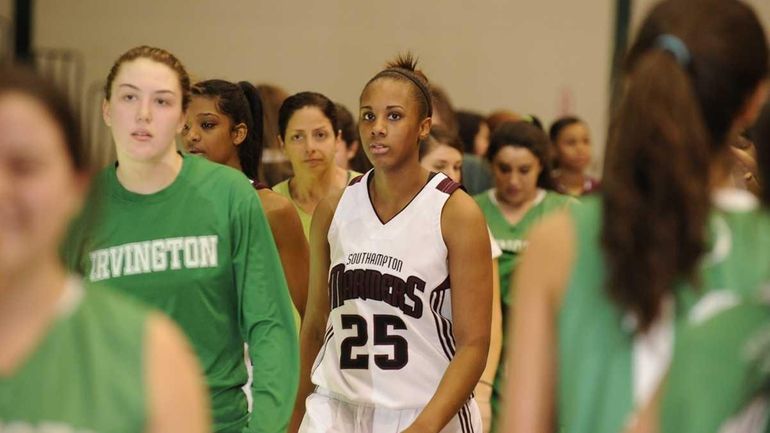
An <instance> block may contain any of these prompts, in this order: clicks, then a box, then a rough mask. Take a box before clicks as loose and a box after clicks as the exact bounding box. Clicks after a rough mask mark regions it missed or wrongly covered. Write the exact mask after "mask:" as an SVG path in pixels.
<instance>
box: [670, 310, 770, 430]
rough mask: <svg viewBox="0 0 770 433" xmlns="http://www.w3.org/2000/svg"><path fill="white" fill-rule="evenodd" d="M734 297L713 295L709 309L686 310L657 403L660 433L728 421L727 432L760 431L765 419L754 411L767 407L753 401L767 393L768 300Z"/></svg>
mask: <svg viewBox="0 0 770 433" xmlns="http://www.w3.org/2000/svg"><path fill="white" fill-rule="evenodd" d="M738 302H740V300H739V298H738V297H733V298H728V297H725V296H721V297H720V298H719V299H716V298H714V299H713V300H712V302H709V304H710V305H709V307H708V310H712V311H706V312H705V314H698V315H693V314H691V315H690V317H689V320H687V323H686V324H683V325H682V327H681V329H680V331H679V333H678V335H677V341H676V349H675V351H674V358H673V361H672V364H671V369H670V371H669V374H668V379H667V381H666V387H665V392H664V397H663V403H662V405H661V408H662V409H661V427H662V428H661V432H664V433H668V432H671V433H699V432H718V431H725V430H726V428H727V427H728V426H730V425H731V426H732V428H733V429H732V430H731V431H741V432H746V433H750V432H760V431H765V428H766V427H767V424H768V423H767V419H766V418H765V417H764V416H759V417H757V416H756V414H757V411H759V412H760V413H762V411H766V410H767V401H764V402H762V401H757V400H758V399H760V398H761V397H764V398H767V397H768V385H770V381H769V380H768V379H770V369H769V368H768V367H770V305H768V304H767V301H766V300H765V301H747V302H742V303H738ZM719 304H722V305H719ZM704 305H705V304H704ZM723 307H727V308H726V309H723V310H722V311H719V312H716V311H713V310H716V309H719V308H723ZM696 308H697V307H696ZM693 311H695V309H694V310H693ZM712 313H713V314H712ZM707 315H708V316H710V317H705V316H707ZM694 316H700V317H694ZM704 379H706V380H704ZM722 429H725V430H722Z"/></svg>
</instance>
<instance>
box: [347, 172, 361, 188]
mask: <svg viewBox="0 0 770 433" xmlns="http://www.w3.org/2000/svg"><path fill="white" fill-rule="evenodd" d="M363 178H364V175H363V174H359V175H358V176H356V177H354V178H353V179H350V182H349V183H348V186H353V185H355V184H357V183H358V182H361V179H363Z"/></svg>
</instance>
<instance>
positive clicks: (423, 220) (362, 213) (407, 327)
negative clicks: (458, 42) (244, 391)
mask: <svg viewBox="0 0 770 433" xmlns="http://www.w3.org/2000/svg"><path fill="white" fill-rule="evenodd" d="M360 102H361V109H360V119H359V120H360V123H359V132H360V135H361V139H362V143H363V145H364V149H365V151H366V153H367V156H368V157H369V159H370V160H371V161H372V164H373V165H374V169H373V170H370V171H369V172H368V173H366V174H364V175H363V176H360V177H358V178H355V179H353V180H352V181H351V183H350V185H349V186H348V187H347V188H346V189H345V190H344V191H343V192H342V195H341V196H338V197H330V198H327V199H326V200H324V201H322V202H321V204H319V206H318V208H317V209H316V212H315V214H314V216H313V222H312V228H311V233H310V243H311V265H310V267H311V269H310V293H309V299H308V305H307V309H306V316H305V322H304V323H303V327H302V333H301V337H300V338H301V356H302V362H301V371H300V378H301V379H300V381H301V384H300V389H299V393H298V400H297V406H296V409H295V414H294V415H295V416H294V420H293V423H292V429H290V431H294V429H296V428H297V426H298V425H299V423H300V420H301V421H302V424H301V426H300V427H299V431H300V432H303V433H315V432H332V431H334V432H345V433H358V432H361V433H365V432H366V433H368V432H373V433H398V432H409V433H412V432H434V433H438V432H447V433H448V432H458V433H472V432H476V433H478V432H480V431H481V425H480V424H481V421H480V416H479V412H478V408H477V406H476V403H475V402H474V400H473V398H472V391H473V388H474V386H475V385H476V383H477V382H478V380H479V376H480V375H481V373H482V371H483V370H484V365H485V362H486V356H487V350H488V347H489V333H490V315H491V293H492V269H491V256H490V248H489V237H488V234H487V229H486V224H485V221H484V218H483V216H482V214H481V211H480V210H479V208H478V207H477V206H476V204H475V202H474V201H473V199H472V198H471V197H470V196H468V195H467V194H466V193H465V192H464V191H462V190H458V188H459V186H460V185H459V184H457V183H455V182H453V181H452V180H451V179H449V178H447V177H446V176H445V175H443V174H441V173H438V174H437V173H430V172H428V171H427V170H425V169H423V168H422V167H421V166H420V164H419V161H418V142H419V140H420V139H424V138H425V137H426V136H427V135H428V133H429V131H430V124H431V118H430V116H431V114H432V106H431V101H430V93H429V87H428V83H427V79H426V78H425V76H424V75H422V73H421V72H419V71H416V70H415V62H414V60H413V59H412V57H411V56H406V57H405V58H399V59H398V60H397V61H396V62H393V63H391V64H389V65H388V66H387V67H386V69H385V70H383V71H381V72H380V73H378V74H377V75H375V77H374V78H372V79H371V80H370V81H369V82H368V83H367V85H366V87H364V90H363V92H362V94H361V100H360ZM311 379H312V383H311ZM314 387H315V388H314ZM313 389H314V390H313ZM303 415H304V419H303Z"/></svg>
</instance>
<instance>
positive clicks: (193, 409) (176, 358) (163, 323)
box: [144, 314, 211, 433]
mask: <svg viewBox="0 0 770 433" xmlns="http://www.w3.org/2000/svg"><path fill="white" fill-rule="evenodd" d="M147 335H148V338H147V340H146V343H145V354H144V363H145V366H146V368H145V372H146V373H145V383H146V387H147V390H148V392H147V395H148V409H149V421H148V424H147V430H146V433H207V432H210V431H211V413H210V406H211V404H210V402H209V397H208V389H207V388H206V385H205V383H204V380H203V372H202V371H201V368H200V366H199V365H198V360H197V358H196V356H195V353H194V352H193V350H192V348H191V347H190V345H189V344H188V343H187V340H186V338H185V337H184V335H183V334H182V332H181V331H180V330H179V328H177V327H176V325H174V323H173V322H171V320H169V319H167V318H166V317H165V316H162V315H160V314H153V315H151V316H150V319H149V320H148V321H147Z"/></svg>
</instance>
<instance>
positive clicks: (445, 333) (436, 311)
mask: <svg viewBox="0 0 770 433" xmlns="http://www.w3.org/2000/svg"><path fill="white" fill-rule="evenodd" d="M448 290H449V277H446V279H445V280H444V282H442V283H441V284H439V285H438V286H437V287H436V288H435V289H433V291H432V292H431V294H430V305H431V311H432V312H433V321H434V322H435V323H436V333H437V334H438V339H439V341H440V342H441V348H442V349H443V350H444V355H446V357H447V359H448V360H450V361H451V360H452V358H453V357H454V355H455V350H456V349H455V339H454V334H453V333H452V322H451V321H450V320H449V319H447V318H446V317H444V316H442V315H441V309H442V307H443V306H444V299H445V298H446V293H447V291H448Z"/></svg>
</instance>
